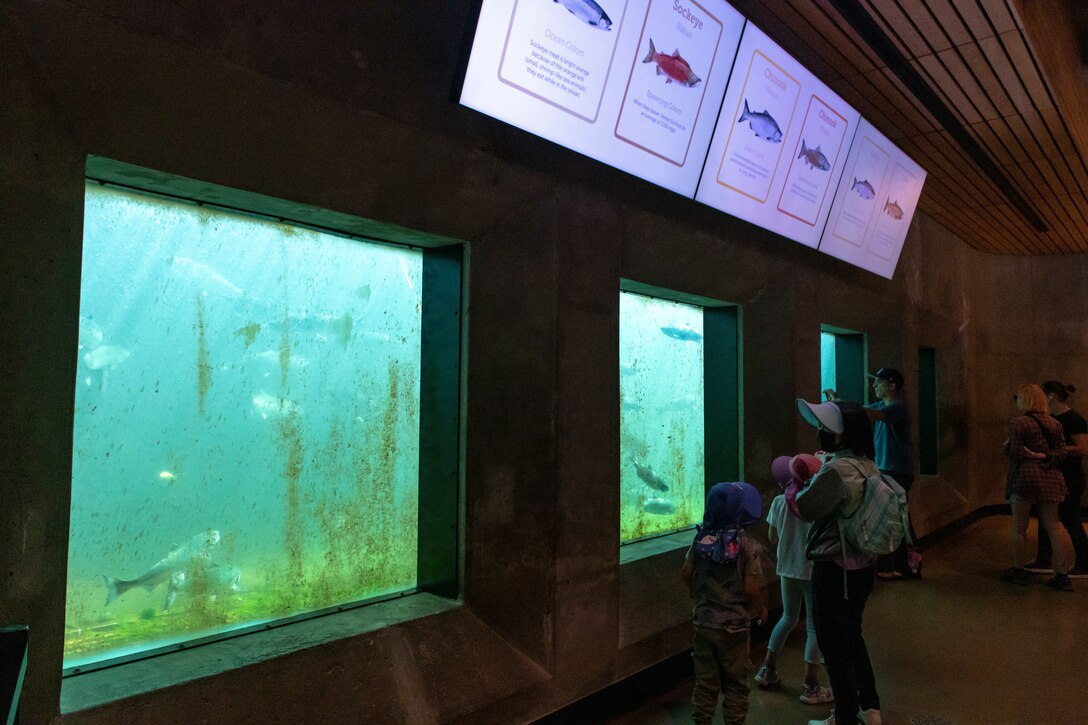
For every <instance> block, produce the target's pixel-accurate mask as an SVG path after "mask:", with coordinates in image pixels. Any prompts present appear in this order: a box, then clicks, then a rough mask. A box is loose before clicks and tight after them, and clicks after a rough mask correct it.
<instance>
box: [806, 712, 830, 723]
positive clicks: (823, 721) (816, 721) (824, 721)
mask: <svg viewBox="0 0 1088 725" xmlns="http://www.w3.org/2000/svg"><path fill="white" fill-rule="evenodd" d="M808 725H835V713H831V717H829V718H828V719H826V720H809V721H808Z"/></svg>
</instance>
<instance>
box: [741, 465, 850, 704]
mask: <svg viewBox="0 0 1088 725" xmlns="http://www.w3.org/2000/svg"><path fill="white" fill-rule="evenodd" d="M819 470H820V460H819V459H818V458H816V457H815V456H812V455H809V454H807V453H801V454H799V455H796V456H793V457H792V458H790V457H789V456H779V457H778V458H775V459H774V461H773V462H772V463H771V474H772V475H773V476H774V480H775V481H776V482H777V483H778V485H779V486H781V487H782V493H781V494H780V495H778V496H776V497H775V498H774V500H773V501H772V502H771V509H770V511H769V512H768V513H767V523H768V524H769V525H770V528H768V530H767V537H768V539H769V540H770V542H771V543H772V544H773V543H775V541H776V540H777V542H778V564H777V567H776V571H777V572H778V576H779V578H780V583H781V586H782V617H781V618H780V619H779V620H778V623H777V624H776V625H775V627H774V630H773V631H772V632H771V638H770V641H768V642H767V656H766V658H765V659H764V660H763V666H762V667H760V668H759V672H758V673H756V677H755V681H756V684H757V685H759V686H760V687H775V686H779V685H780V684H781V677H780V676H779V674H778V670H777V668H776V666H775V665H776V660H777V658H778V653H779V652H781V651H782V647H783V646H784V645H785V644H786V639H787V638H788V637H789V635H790V633H791V632H792V631H793V630H794V628H795V627H796V626H797V622H798V620H799V619H800V615H801V601H802V600H804V603H805V632H806V633H805V680H804V682H803V683H802V686H801V702H803V703H805V704H807V705H818V704H821V703H826V702H832V701H833V700H834V699H835V698H834V696H833V695H832V694H831V690H829V689H828V688H826V687H821V686H820V680H819V672H820V663H821V661H822V660H823V657H822V656H821V655H820V648H819V646H818V645H817V644H816V623H815V619H814V618H813V616H812V562H811V561H809V560H808V559H807V558H805V543H806V542H807V541H808V533H809V529H810V528H811V526H812V524H811V523H809V522H805V521H802V520H801V515H800V514H799V513H798V511H797V500H796V499H797V492H798V491H799V490H800V489H801V487H802V486H804V484H805V483H806V482H807V481H808V480H809V479H810V478H812V477H813V476H814V475H816V472H817V471H819Z"/></svg>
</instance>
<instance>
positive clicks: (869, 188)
mask: <svg viewBox="0 0 1088 725" xmlns="http://www.w3.org/2000/svg"><path fill="white" fill-rule="evenodd" d="M850 190H851V191H856V192H857V193H858V196H860V197H861V198H862V199H872V198H873V197H875V196H876V192H875V191H873V185H872V184H870V183H869V180H868V179H863V180H862V181H858V180H857V178H855V179H854V183H853V184H852V185H851V186H850Z"/></svg>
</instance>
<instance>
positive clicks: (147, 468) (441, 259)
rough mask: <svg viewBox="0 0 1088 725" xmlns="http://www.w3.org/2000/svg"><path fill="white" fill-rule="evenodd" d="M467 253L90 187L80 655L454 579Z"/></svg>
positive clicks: (73, 545) (72, 620)
mask: <svg viewBox="0 0 1088 725" xmlns="http://www.w3.org/2000/svg"><path fill="white" fill-rule="evenodd" d="M459 254H460V252H459V250H458V251H457V253H456V255H453V256H451V255H450V254H449V253H448V252H445V251H443V250H424V249H419V248H411V247H407V246H395V245H391V244H379V243H371V242H368V241H366V240H361V239H358V238H349V237H347V236H342V235H337V234H332V233H325V232H323V231H316V230H313V229H310V228H306V227H303V226H299V225H293V224H290V223H283V222H281V221H278V220H271V219H268V218H262V217H258V216H252V215H246V214H241V213H235V212H230V211H224V210H221V209H216V208H209V207H206V206H202V205H199V204H196V203H191V202H188V201H182V200H176V199H170V198H166V197H163V196H158V195H152V194H145V193H140V192H137V191H133V190H129V189H124V188H117V187H112V186H108V185H101V184H98V183H93V182H89V183H88V185H87V189H86V208H85V221H84V239H83V268H82V285H81V296H80V318H79V350H78V353H77V354H78V373H77V381H76V393H75V417H74V443H73V463H72V503H71V524H70V537H69V559H68V587H67V607H66V613H65V641H64V665H65V668H66V671H69V672H72V671H79V668H86V667H88V666H91V665H95V664H97V663H102V662H104V661H117V660H118V658H127V657H132V656H138V655H142V654H146V653H148V652H151V651H161V650H162V648H164V647H166V646H172V647H175V648H176V647H177V646H179V645H181V646H184V645H185V643H188V642H193V641H194V640H204V639H208V638H214V637H217V636H223V635H225V634H227V633H236V632H239V631H244V630H247V629H249V628H253V627H254V626H256V625H266V624H271V623H276V622H282V621H284V620H288V619H291V618H297V617H299V616H306V615H309V614H313V613H317V612H324V611H329V610H330V609H334V608H337V607H341V606H346V605H354V604H357V603H362V602H366V601H373V600H376V599H380V598H386V597H389V596H394V595H398V594H403V593H407V592H412V591H415V590H417V589H424V588H428V587H430V586H432V585H433V584H434V583H435V582H438V581H442V582H444V585H443V587H444V591H445V592H446V594H453V593H455V586H456V585H455V582H454V577H455V571H456V566H455V557H456V551H455V532H454V528H455V522H456V510H455V506H456V500H457V495H456V477H457V473H456V470H457V461H456V451H457V449H458V447H457V444H456V426H457V423H456V421H457V417H458V416H457V410H456V405H457V399H458V395H457V392H456V390H457V379H458V375H459V373H458V372H457V364H458V362H459V360H458V356H459V352H458V340H459V337H458V335H459V320H458V318H457V314H458V305H459V304H460V296H459V295H460V261H459V260H460V256H459ZM450 259H454V260H455V261H454V262H453V263H452V264H447V262H448V261H449V260H450ZM438 318H441V319H442V320H443V321H442V322H441V323H439V322H435V321H433V320H435V319H438ZM440 358H441V363H439V362H436V361H437V360H439V359H440ZM439 368H441V369H443V370H446V371H449V370H453V371H454V372H453V373H452V374H451V373H449V372H446V373H443V374H441V375H439V376H438V377H435V375H434V374H432V371H433V370H437V369H439ZM442 375H445V377H442ZM451 439H452V440H451ZM428 467H431V468H433V469H434V475H431V473H432V471H431V470H429V469H428ZM438 470H441V471H442V472H441V473H437V471H438ZM451 471H452V473H451ZM426 487H431V488H432V489H433V491H431V492H427V491H425V490H421V489H425V488H426ZM428 493H431V494H433V495H428V497H427V501H428V506H426V507H423V509H422V510H421V507H420V505H419V503H420V500H421V499H422V498H423V497H424V495H427V494H428ZM436 512H437V513H436ZM436 517H438V518H440V519H441V521H436V520H435V519H436ZM425 527H426V528H427V529H428V530H432V534H431V535H429V541H427V542H425V541H424V540H423V538H422V537H420V536H419V531H420V530H421V529H423V528H425ZM435 541H438V542H440V543H439V544H437V549H436V544H435ZM450 582H454V583H453V585H452V586H453V589H452V590H451V586H450ZM443 587H440V588H443Z"/></svg>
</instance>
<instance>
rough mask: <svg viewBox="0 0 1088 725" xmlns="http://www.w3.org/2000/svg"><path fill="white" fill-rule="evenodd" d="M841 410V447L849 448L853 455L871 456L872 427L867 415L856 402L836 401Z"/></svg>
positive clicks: (872, 451) (872, 453) (873, 453)
mask: <svg viewBox="0 0 1088 725" xmlns="http://www.w3.org/2000/svg"><path fill="white" fill-rule="evenodd" d="M835 405H837V406H839V410H840V411H842V447H843V448H849V449H850V450H851V451H853V452H854V455H855V456H864V457H865V458H872V457H873V456H874V455H875V451H874V450H873V427H872V426H871V425H870V424H869V416H868V414H866V412H865V409H864V408H862V407H861V406H860V405H858V404H857V403H843V402H836V403H835Z"/></svg>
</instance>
